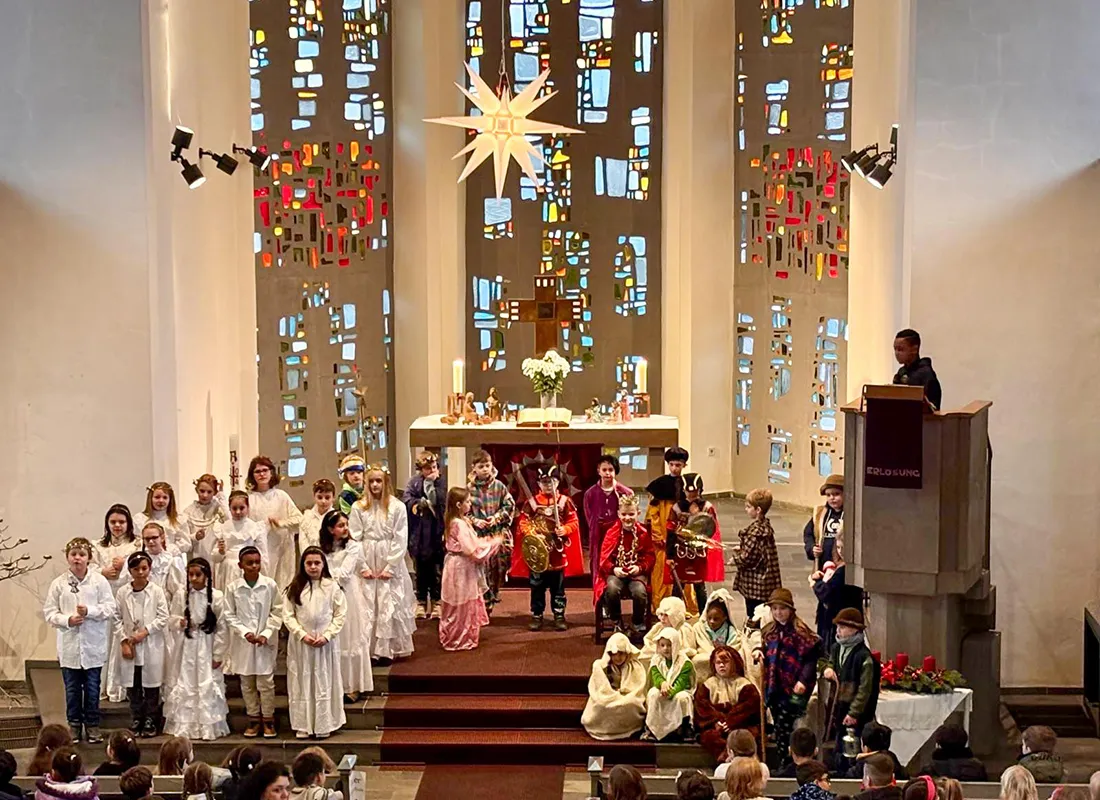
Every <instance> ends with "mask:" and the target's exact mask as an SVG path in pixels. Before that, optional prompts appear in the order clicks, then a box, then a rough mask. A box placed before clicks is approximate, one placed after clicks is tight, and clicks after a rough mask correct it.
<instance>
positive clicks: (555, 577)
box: [530, 569, 565, 619]
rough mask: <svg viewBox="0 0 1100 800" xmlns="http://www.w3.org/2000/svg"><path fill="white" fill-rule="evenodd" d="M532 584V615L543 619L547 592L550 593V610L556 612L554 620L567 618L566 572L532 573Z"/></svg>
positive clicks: (557, 570) (558, 570)
mask: <svg viewBox="0 0 1100 800" xmlns="http://www.w3.org/2000/svg"><path fill="white" fill-rule="evenodd" d="M530 584H531V615H532V616H535V617H541V616H542V615H543V612H544V611H546V592H547V591H549V592H550V610H551V611H552V612H554V618H555V619H557V618H558V617H564V616H565V571H564V570H560V569H556V570H547V571H546V572H532V573H531V578H530Z"/></svg>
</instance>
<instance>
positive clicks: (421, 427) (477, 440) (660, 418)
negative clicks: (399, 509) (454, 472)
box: [409, 414, 680, 480]
mask: <svg viewBox="0 0 1100 800" xmlns="http://www.w3.org/2000/svg"><path fill="white" fill-rule="evenodd" d="M441 420H442V415H438V414H436V415H430V416H426V417H419V418H418V419H417V420H416V421H415V422H413V424H412V425H410V426H409V447H410V449H411V450H412V455H413V458H414V459H415V457H416V451H417V450H421V449H423V450H433V451H442V450H444V449H446V448H448V447H467V448H477V447H481V446H482V445H486V444H490V445H494V444H500V445H520V446H522V445H546V446H556V445H559V444H560V445H583V444H588V445H593V444H598V445H601V446H603V447H640V448H644V449H646V450H648V456H649V458H648V460H647V476H646V477H647V480H653V479H654V478H659V477H660V476H661V475H663V474H664V470H665V462H664V451H665V448H668V447H675V446H676V445H678V444H679V443H680V420H679V419H678V418H677V417H670V416H666V415H663V414H654V415H653V416H650V417H635V418H634V419H632V420H631V421H630V422H623V423H619V424H612V423H608V422H585V420H584V417H573V421H572V422H571V423H570V425H569V427H566V428H520V427H518V426H517V425H516V423H514V422H490V423H489V424H487V425H446V424H444V423H443V422H442V421H441Z"/></svg>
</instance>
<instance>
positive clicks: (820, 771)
mask: <svg viewBox="0 0 1100 800" xmlns="http://www.w3.org/2000/svg"><path fill="white" fill-rule="evenodd" d="M794 777H795V778H796V779H797V780H798V785H799V786H805V785H806V784H807V783H815V784H817V785H818V786H819V787H821V788H822V789H825V790H826V791H828V790H829V770H827V769H826V768H825V765H824V764H822V763H821V762H820V761H804V762H803V763H801V764H799V765H798V768H797V769H795V771H794Z"/></svg>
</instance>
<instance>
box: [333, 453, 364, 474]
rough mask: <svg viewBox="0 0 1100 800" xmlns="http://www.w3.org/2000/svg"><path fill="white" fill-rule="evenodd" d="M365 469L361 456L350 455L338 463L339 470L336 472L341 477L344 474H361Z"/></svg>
mask: <svg viewBox="0 0 1100 800" xmlns="http://www.w3.org/2000/svg"><path fill="white" fill-rule="evenodd" d="M366 467H367V465H366V464H365V463H363V458H362V456H357V455H350V456H344V460H343V461H341V462H340V469H339V470H338V471H339V473H340V474H341V475H343V474H344V473H345V472H362V471H363V470H364V469H366Z"/></svg>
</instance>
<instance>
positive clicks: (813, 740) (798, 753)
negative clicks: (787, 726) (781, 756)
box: [791, 728, 817, 763]
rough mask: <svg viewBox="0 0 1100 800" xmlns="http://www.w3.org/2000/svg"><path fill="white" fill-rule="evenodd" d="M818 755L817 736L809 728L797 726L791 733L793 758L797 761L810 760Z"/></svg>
mask: <svg viewBox="0 0 1100 800" xmlns="http://www.w3.org/2000/svg"><path fill="white" fill-rule="evenodd" d="M815 755H817V736H815V735H814V732H813V731H812V730H810V729H809V728H795V729H794V731H793V732H792V733H791V758H793V759H794V761H795V763H800V762H801V761H809V760H810V759H812V758H813V757H814V756H815Z"/></svg>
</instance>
